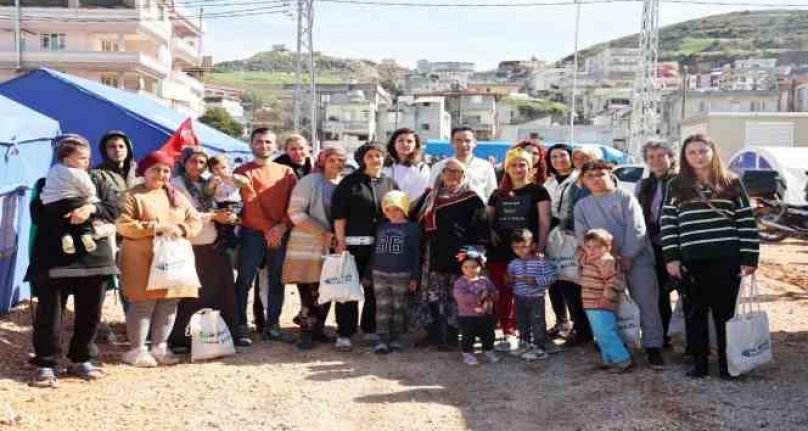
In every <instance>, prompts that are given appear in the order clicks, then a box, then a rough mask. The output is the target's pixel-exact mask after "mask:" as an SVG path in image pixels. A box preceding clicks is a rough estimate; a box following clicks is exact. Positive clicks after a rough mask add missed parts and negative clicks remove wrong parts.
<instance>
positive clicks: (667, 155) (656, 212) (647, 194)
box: [636, 142, 676, 346]
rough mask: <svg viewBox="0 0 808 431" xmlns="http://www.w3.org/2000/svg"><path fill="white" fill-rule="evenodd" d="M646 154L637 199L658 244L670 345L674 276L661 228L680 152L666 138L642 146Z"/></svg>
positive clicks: (663, 311)
mask: <svg viewBox="0 0 808 431" xmlns="http://www.w3.org/2000/svg"><path fill="white" fill-rule="evenodd" d="M642 155H643V159H644V160H645V164H646V165H647V166H648V170H649V171H650V175H649V176H648V178H643V179H642V180H641V181H640V184H639V185H638V186H637V191H636V192H637V200H639V201H640V206H641V207H642V212H643V216H644V217H645V225H646V226H647V227H648V237H649V238H650V239H651V245H653V247H654V256H655V258H656V274H657V280H658V281H659V315H660V317H661V318H662V329H663V335H664V337H665V344H664V345H665V346H669V345H670V337H669V336H668V326H669V325H670V322H671V314H672V312H671V296H670V295H671V288H670V287H671V283H670V281H671V280H670V277H669V276H668V271H667V270H666V269H665V259H664V258H663V256H662V239H661V237H660V232H659V231H660V217H662V205H664V204H665V201H666V200H667V197H668V196H667V194H668V181H670V179H671V178H673V176H674V175H675V174H676V156H675V154H674V152H673V150H672V149H671V147H670V146H668V145H667V144H665V143H662V142H648V143H647V144H645V145H644V146H643V148H642Z"/></svg>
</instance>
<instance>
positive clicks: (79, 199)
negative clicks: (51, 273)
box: [39, 135, 115, 254]
mask: <svg viewBox="0 0 808 431" xmlns="http://www.w3.org/2000/svg"><path fill="white" fill-rule="evenodd" d="M56 159H57V163H56V164H55V165H53V166H52V167H51V168H50V170H48V174H47V176H46V177H45V186H44V187H43V188H42V192H41V193H40V194H39V199H40V200H41V201H42V203H43V204H44V205H45V206H46V207H47V206H50V205H59V206H60V208H61V207H63V208H64V210H65V211H67V212H66V214H65V217H64V218H63V227H64V229H63V232H65V234H64V235H63V236H62V251H63V252H64V253H65V254H75V253H76V250H77V249H76V242H77V241H78V242H80V243H81V244H82V246H83V247H84V250H85V251H86V252H88V253H89V252H93V251H95V249H96V248H97V247H98V245H97V244H96V242H95V239H96V238H101V237H105V236H108V235H110V230H111V231H112V232H113V233H114V231H115V227H114V226H113V225H111V224H109V223H102V222H101V221H99V220H92V219H90V220H87V221H86V222H84V223H82V224H71V223H70V217H69V215H70V214H71V212H72V211H75V210H77V209H79V208H81V207H82V206H84V205H87V204H92V203H96V202H98V201H99V200H98V196H97V191H96V189H95V184H93V181H92V180H91V179H90V174H89V173H88V172H87V169H88V168H89V166H90V144H89V143H88V142H87V140H85V139H84V138H82V137H80V136H78V135H71V136H67V137H65V138H64V139H62V140H61V141H60V143H59V147H58V148H57V149H56Z"/></svg>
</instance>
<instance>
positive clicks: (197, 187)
mask: <svg viewBox="0 0 808 431" xmlns="http://www.w3.org/2000/svg"><path fill="white" fill-rule="evenodd" d="M182 182H183V184H184V185H185V189H186V190H188V194H190V195H191V197H192V198H193V200H194V202H195V203H196V209H197V211H199V212H203V213H204V212H209V211H211V210H212V209H213V197H212V196H208V195H207V194H206V193H205V186H206V185H207V183H208V182H207V180H205V179H204V178H202V177H199V180H197V181H196V182H194V180H192V179H191V178H190V177H189V176H188V174H187V173H185V172H183V173H182Z"/></svg>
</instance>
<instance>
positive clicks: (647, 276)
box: [575, 161, 664, 369]
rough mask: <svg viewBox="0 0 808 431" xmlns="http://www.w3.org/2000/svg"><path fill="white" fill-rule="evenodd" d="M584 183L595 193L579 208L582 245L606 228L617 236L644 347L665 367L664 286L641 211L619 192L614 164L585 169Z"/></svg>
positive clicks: (652, 360)
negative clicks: (661, 309) (593, 232)
mask: <svg viewBox="0 0 808 431" xmlns="http://www.w3.org/2000/svg"><path fill="white" fill-rule="evenodd" d="M580 179H581V182H582V183H583V185H584V186H585V187H586V188H587V189H588V190H589V191H590V193H591V194H590V195H589V196H587V197H585V198H583V199H581V201H580V202H578V204H577V205H576V206H575V237H576V238H577V240H578V244H579V245H583V243H584V241H583V240H584V236H585V235H586V233H587V232H589V230H591V229H598V228H600V229H605V230H606V231H607V232H609V233H610V234H611V235H612V236H613V243H612V253H613V254H614V256H615V257H619V259H620V264H621V266H622V270H623V272H624V273H625V276H626V277H625V278H626V281H627V282H628V290H629V292H630V293H631V298H632V299H634V302H636V303H637V306H638V307H639V309H640V329H641V330H642V346H643V347H644V348H645V351H646V354H647V359H648V364H649V365H650V366H651V368H653V369H660V368H662V367H663V366H664V363H663V361H662V355H661V353H660V348H661V347H662V319H661V318H660V317H659V307H658V304H659V287H658V286H657V279H656V272H655V270H654V250H653V248H652V247H651V241H650V240H649V239H648V236H647V235H646V229H645V220H644V219H643V215H642V208H640V203H639V202H637V198H635V197H634V195H633V194H631V193H629V192H627V191H625V190H623V189H620V188H618V187H617V185H616V184H615V180H614V177H613V176H612V166H611V165H609V164H608V163H605V162H602V161H598V162H590V163H586V164H584V165H583V167H582V168H581V173H580Z"/></svg>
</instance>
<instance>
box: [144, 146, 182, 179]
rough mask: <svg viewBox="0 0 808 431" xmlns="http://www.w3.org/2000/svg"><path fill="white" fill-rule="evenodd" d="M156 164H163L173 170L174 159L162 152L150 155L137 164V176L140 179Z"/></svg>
mask: <svg viewBox="0 0 808 431" xmlns="http://www.w3.org/2000/svg"><path fill="white" fill-rule="evenodd" d="M156 164H163V165H166V166H168V167H169V168H173V167H174V158H173V157H171V156H169V155H168V154H166V153H164V152H162V151H155V152H153V153H150V154H149V155H147V156H146V157H144V158H143V159H141V160H140V161H139V162H138V163H137V175H138V176H141V177H142V176H143V174H144V173H145V172H146V171H147V170H148V169H149V168H150V167H152V166H154V165H156Z"/></svg>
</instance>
